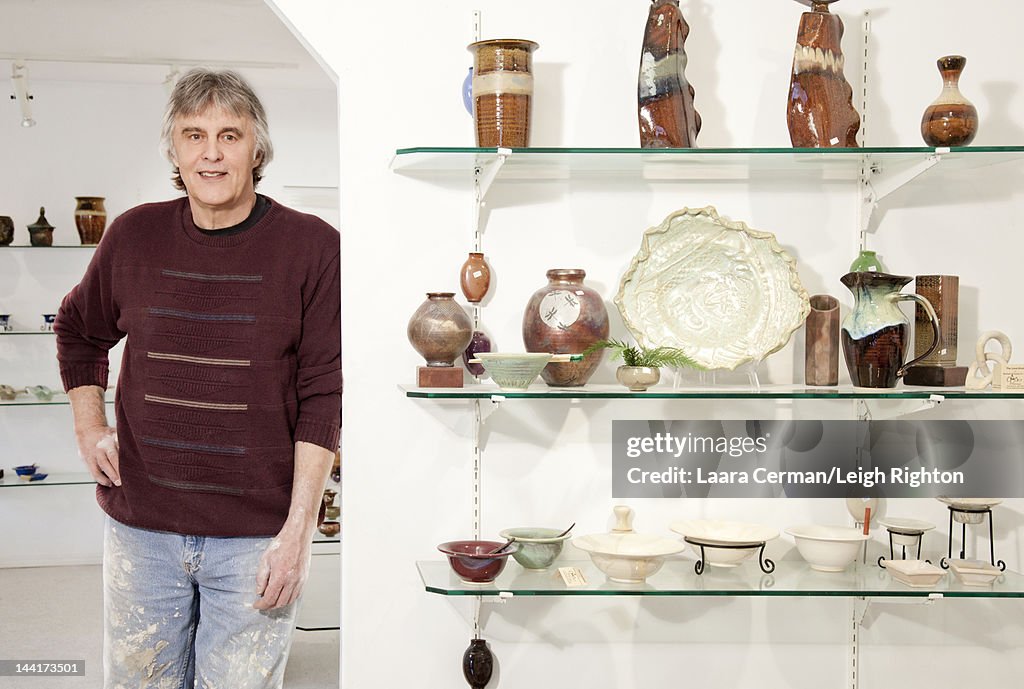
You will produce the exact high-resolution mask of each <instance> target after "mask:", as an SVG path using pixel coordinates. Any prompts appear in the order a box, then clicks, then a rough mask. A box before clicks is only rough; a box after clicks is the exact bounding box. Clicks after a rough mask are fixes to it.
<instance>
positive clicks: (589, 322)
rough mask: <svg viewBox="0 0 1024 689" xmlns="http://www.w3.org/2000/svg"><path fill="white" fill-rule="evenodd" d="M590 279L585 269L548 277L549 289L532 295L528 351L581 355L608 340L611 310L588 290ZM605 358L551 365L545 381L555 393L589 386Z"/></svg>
mask: <svg viewBox="0 0 1024 689" xmlns="http://www.w3.org/2000/svg"><path fill="white" fill-rule="evenodd" d="M586 276H587V273H586V271H585V270H582V269H580V268H554V269H552V270H549V271H548V272H547V278H548V284H547V285H545V286H544V287H541V288H540V289H539V290H537V291H536V292H534V293H533V296H532V297H530V301H529V302H528V303H527V305H526V311H525V313H524V314H523V344H525V345H526V351H528V352H549V353H551V354H581V353H582V352H583V350H585V349H586V348H587V347H589V346H590V345H592V344H593V343H594V342H597V341H598V340H603V339H606V338H607V337H608V309H607V308H605V305H604V300H603V299H602V298H601V295H600V294H598V293H597V292H596V291H595V290H593V289H591V288H590V287H588V286H586V285H584V284H583V279H584V278H585V277H586ZM603 354H604V350H598V351H596V352H592V353H590V354H588V355H587V356H586V357H584V359H583V361H573V362H566V363H555V364H548V365H547V366H545V367H544V370H543V371H541V377H543V378H544V382H545V383H547V384H548V385H551V386H553V387H576V386H580V385H585V384H586V382H587V381H588V380H589V379H590V376H592V375H593V374H594V370H595V369H596V368H597V366H598V365H599V364H600V363H601V357H602V355H603Z"/></svg>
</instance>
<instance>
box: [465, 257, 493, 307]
mask: <svg viewBox="0 0 1024 689" xmlns="http://www.w3.org/2000/svg"><path fill="white" fill-rule="evenodd" d="M459 286H460V287H461V288H462V294H463V295H464V296H465V297H466V301H468V302H469V303H470V304H478V303H480V302H481V301H482V300H483V298H484V297H486V296H487V290H488V289H490V287H491V268H490V266H488V265H487V260H486V259H484V255H483V254H481V253H479V252H476V251H471V252H470V254H469V258H467V259H466V262H465V263H463V264H462V273H461V274H460V276H459Z"/></svg>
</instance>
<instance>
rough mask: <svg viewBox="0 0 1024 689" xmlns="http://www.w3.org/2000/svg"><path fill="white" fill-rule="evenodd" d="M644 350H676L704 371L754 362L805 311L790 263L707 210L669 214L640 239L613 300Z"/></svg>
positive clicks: (764, 240)
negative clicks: (669, 348) (661, 347)
mask: <svg viewBox="0 0 1024 689" xmlns="http://www.w3.org/2000/svg"><path fill="white" fill-rule="evenodd" d="M615 305H616V306H618V308H619V313H620V314H621V315H622V320H623V321H624V322H625V324H626V327H627V328H628V329H629V331H630V332H631V333H632V334H633V337H635V338H636V340H637V342H639V343H640V344H641V345H643V346H645V347H659V346H667V347H678V348H679V349H682V350H683V351H685V352H686V353H687V354H688V355H689V356H690V357H691V358H692V359H694V360H695V361H696V362H697V363H698V364H700V365H701V366H703V367H705V368H708V369H729V370H732V369H735V368H736V367H737V366H739V365H740V364H744V363H747V362H750V361H754V362H757V361H761V360H762V359H764V358H765V357H767V356H768V355H769V354H771V353H772V352H776V351H778V350H779V349H781V348H782V347H784V346H785V345H786V343H787V342H788V341H789V338H790V336H791V335H792V334H793V331H794V330H796V329H797V328H799V327H800V326H801V325H802V324H803V322H804V319H805V318H806V317H807V314H808V312H809V311H810V303H809V301H808V297H807V291H806V290H804V288H803V286H802V285H801V284H800V276H799V275H798V274H797V270H796V261H794V260H793V258H792V257H791V256H790V255H789V254H787V253H786V252H785V251H784V250H783V249H782V247H781V246H779V243H778V242H777V241H776V240H775V235H773V234H771V233H770V232H759V231H757V230H752V229H750V228H749V227H747V226H746V224H744V223H742V222H731V221H729V220H725V219H723V218H720V217H719V215H718V213H717V212H716V211H715V209H714V208H712V207H710V206H709V207H707V208H697V209H690V208H684V209H683V210H681V211H676V212H675V213H672V214H671V215H669V216H668V217H667V218H665V221H664V222H662V223H661V224H660V225H658V226H657V227H652V228H650V229H649V230H647V231H646V232H645V233H644V238H643V242H642V243H641V245H640V250H639V251H638V252H637V254H636V256H634V257H633V261H632V263H630V266H629V269H628V270H627V271H626V273H625V275H623V276H622V280H621V282H620V284H619V292H618V294H617V295H616V296H615Z"/></svg>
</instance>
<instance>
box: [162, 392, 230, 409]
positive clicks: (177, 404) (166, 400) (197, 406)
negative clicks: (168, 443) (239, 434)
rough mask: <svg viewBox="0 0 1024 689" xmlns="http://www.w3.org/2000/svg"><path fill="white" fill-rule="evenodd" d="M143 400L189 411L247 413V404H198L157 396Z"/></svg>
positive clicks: (196, 402) (197, 402)
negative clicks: (205, 410)
mask: <svg viewBox="0 0 1024 689" xmlns="http://www.w3.org/2000/svg"><path fill="white" fill-rule="evenodd" d="M144 399H145V400H146V401H147V402H152V403H154V404H169V405H171V406H172V407H188V408H190V409H210V410H213V411H247V410H248V409H249V405H248V404H227V403H223V402H199V401H197V400H183V399H177V398H174V397H160V396H157V395H146V396H145V397H144Z"/></svg>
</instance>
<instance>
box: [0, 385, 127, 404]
mask: <svg viewBox="0 0 1024 689" xmlns="http://www.w3.org/2000/svg"><path fill="white" fill-rule="evenodd" d="M51 389H52V390H58V389H60V386H57V387H54V388H51ZM104 403H106V404H113V403H114V391H113V390H108V391H107V394H106V396H105V399H104ZM69 404H71V401H70V400H69V399H68V396H67V393H63V392H54V393H53V399H51V400H50V401H49V402H44V401H42V400H38V399H36V398H35V397H33V396H32V395H26V394H25V393H20V394H19V395H18V397H17V398H16V399H13V400H2V401H0V408H2V407H47V406H49V407H53V406H60V405H64V406H67V405H69Z"/></svg>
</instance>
